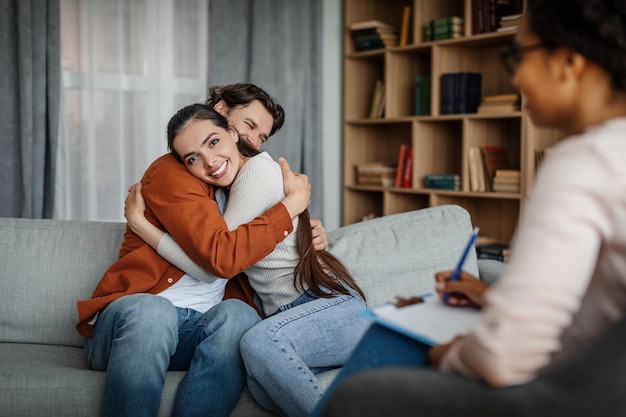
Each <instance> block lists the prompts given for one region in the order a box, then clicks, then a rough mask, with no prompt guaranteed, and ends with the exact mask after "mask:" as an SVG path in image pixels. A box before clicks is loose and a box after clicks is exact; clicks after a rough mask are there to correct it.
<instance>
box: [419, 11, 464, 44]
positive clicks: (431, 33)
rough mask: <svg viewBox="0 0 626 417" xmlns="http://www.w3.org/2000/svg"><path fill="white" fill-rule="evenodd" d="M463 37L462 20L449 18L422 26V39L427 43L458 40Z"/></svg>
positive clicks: (454, 17) (456, 17)
mask: <svg viewBox="0 0 626 417" xmlns="http://www.w3.org/2000/svg"><path fill="white" fill-rule="evenodd" d="M461 36H463V19H462V18H461V17H458V16H449V17H444V18H441V19H435V20H431V21H429V22H428V23H426V24H425V25H424V38H425V39H426V40H427V41H435V40H441V39H451V38H459V37H461Z"/></svg>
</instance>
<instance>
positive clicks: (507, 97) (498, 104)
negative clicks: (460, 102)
mask: <svg viewBox="0 0 626 417" xmlns="http://www.w3.org/2000/svg"><path fill="white" fill-rule="evenodd" d="M520 106H521V97H520V95H519V94H516V93H511V94H497V95H492V96H485V97H483V100H482V103H481V104H480V106H479V107H478V114H494V113H510V112H515V111H519V110H520Z"/></svg>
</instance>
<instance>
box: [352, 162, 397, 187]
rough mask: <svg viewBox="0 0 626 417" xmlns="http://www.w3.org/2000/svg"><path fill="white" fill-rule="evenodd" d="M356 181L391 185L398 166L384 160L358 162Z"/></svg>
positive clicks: (367, 183)
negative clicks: (385, 162)
mask: <svg viewBox="0 0 626 417" xmlns="http://www.w3.org/2000/svg"><path fill="white" fill-rule="evenodd" d="M355 168H356V175H357V177H356V183H357V184H358V185H377V186H382V187H391V186H393V184H394V180H395V177H396V166H394V165H389V164H384V163H382V162H365V163H361V164H357V165H356V166H355Z"/></svg>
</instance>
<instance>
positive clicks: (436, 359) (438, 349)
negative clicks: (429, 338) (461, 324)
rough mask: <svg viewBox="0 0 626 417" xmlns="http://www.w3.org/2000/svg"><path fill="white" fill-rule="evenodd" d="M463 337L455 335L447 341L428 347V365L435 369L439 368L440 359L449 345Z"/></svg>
mask: <svg viewBox="0 0 626 417" xmlns="http://www.w3.org/2000/svg"><path fill="white" fill-rule="evenodd" d="M464 337H465V336H457V337H455V338H454V339H453V340H452V341H451V342H449V343H443V344H441V345H436V346H433V347H432V348H430V350H429V351H428V362H429V363H430V366H431V367H433V368H435V369H437V368H439V364H440V363H441V359H442V358H443V357H444V355H445V354H446V353H447V352H448V350H449V349H450V347H451V346H452V345H453V344H455V343H459V342H461V341H462V340H463V338H464Z"/></svg>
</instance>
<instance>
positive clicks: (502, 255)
mask: <svg viewBox="0 0 626 417" xmlns="http://www.w3.org/2000/svg"><path fill="white" fill-rule="evenodd" d="M510 253H511V252H510V249H509V245H507V244H504V243H482V244H477V245H476V257H477V258H478V259H495V260H496V261H500V262H508V260H509V255H510Z"/></svg>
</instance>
